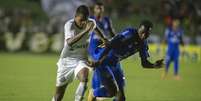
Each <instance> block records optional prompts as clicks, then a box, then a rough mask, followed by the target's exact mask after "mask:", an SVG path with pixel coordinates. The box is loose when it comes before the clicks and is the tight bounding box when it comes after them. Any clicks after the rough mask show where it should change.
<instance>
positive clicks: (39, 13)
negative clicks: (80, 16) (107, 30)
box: [0, 0, 201, 101]
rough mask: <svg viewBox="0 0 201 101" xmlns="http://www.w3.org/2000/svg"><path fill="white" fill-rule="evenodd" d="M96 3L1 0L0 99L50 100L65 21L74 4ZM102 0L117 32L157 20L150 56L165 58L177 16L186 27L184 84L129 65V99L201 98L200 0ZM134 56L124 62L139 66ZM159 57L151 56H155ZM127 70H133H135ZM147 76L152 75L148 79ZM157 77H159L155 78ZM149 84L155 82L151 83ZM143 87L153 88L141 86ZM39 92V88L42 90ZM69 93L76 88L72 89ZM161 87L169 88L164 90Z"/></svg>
mask: <svg viewBox="0 0 201 101" xmlns="http://www.w3.org/2000/svg"><path fill="white" fill-rule="evenodd" d="M96 1H97V0H1V1H0V80H1V81H0V86H1V87H0V91H1V93H0V101H36V100H37V101H47V99H51V95H52V94H53V91H54V89H53V88H54V84H55V79H54V78H55V77H56V76H55V75H56V72H55V71H56V65H55V63H56V62H57V59H58V58H59V54H60V52H61V49H62V48H63V41H64V40H63V37H64V36H63V35H64V33H63V30H64V29H63V28H64V24H65V22H66V21H67V20H69V19H71V18H73V17H74V12H75V10H76V7H78V6H79V5H81V4H86V5H88V6H89V7H90V8H91V9H92V7H93V4H94V2H96ZM99 1H102V2H103V3H104V5H105V15H106V16H109V17H110V18H111V20H112V23H113V27H114V29H115V31H116V32H117V33H118V32H121V31H122V30H123V29H124V28H126V27H128V26H133V27H138V25H139V23H140V21H141V20H143V19H149V20H151V21H152V22H153V24H154V30H153V33H152V35H151V37H150V38H149V43H150V52H151V56H157V58H158V57H160V58H164V56H165V49H166V45H165V44H162V42H163V40H164V33H165V29H166V28H167V27H168V26H170V25H171V23H172V20H173V18H178V19H179V20H180V22H181V27H182V29H183V30H184V44H185V46H184V47H181V58H180V59H181V63H182V64H181V67H182V66H183V67H185V69H183V70H181V75H182V76H181V77H183V78H184V80H183V81H180V83H178V82H175V81H171V80H170V81H161V80H160V79H159V78H160V74H161V71H158V72H156V73H155V72H154V71H151V72H149V71H146V70H145V71H140V70H138V69H134V70H131V69H133V68H126V69H125V73H126V77H127V78H128V82H129V83H128V90H127V97H128V101H133V96H134V97H135V98H136V101H190V100H191V101H200V100H201V96H200V95H199V94H200V93H201V87H200V85H201V82H200V80H201V68H200V65H201V61H200V58H201V0H99ZM131 58H132V59H131V60H130V59H129V60H125V61H123V65H124V66H130V67H139V66H140V63H139V61H138V58H133V57H131ZM155 58H156V57H154V58H151V59H152V60H155ZM134 60H135V61H137V65H136V64H134V63H132V61H134ZM14 67H16V68H17V69H16V68H14ZM13 68H14V69H13ZM189 68H191V69H189ZM192 68H194V69H192ZM129 69H130V70H131V71H135V72H134V74H133V72H130V70H129ZM38 70H39V71H38ZM47 70H48V71H47ZM144 72H145V73H144ZM146 73H150V75H149V74H148V75H146V76H148V77H146V76H143V74H146ZM25 75H26V77H25ZM189 75H190V76H189ZM36 76H37V77H36ZM136 77H137V78H138V77H139V79H136ZM149 77H151V78H150V79H147V78H149ZM155 77H156V79H158V80H155ZM157 77H158V78H157ZM17 78H18V79H17ZM133 78H134V79H133ZM185 78H186V79H185ZM143 80H144V81H143ZM7 81H8V82H7ZM151 82H152V83H151ZM27 83H28V84H27ZM147 83H150V84H151V85H150V86H149V85H147ZM132 84H134V85H135V84H136V86H135V87H134V89H135V91H133V90H129V88H131V89H132V88H133V87H132ZM157 84H159V85H167V84H172V85H174V86H169V87H167V86H160V87H159V89H157V87H156V86H157ZM182 84H186V85H182ZM142 85H143V86H146V87H150V88H143V87H142ZM33 86H35V87H33ZM40 87H42V89H40ZM176 87H177V88H178V89H177V88H176ZM72 88H73V87H72ZM175 88H176V89H175ZM17 89H18V90H17ZM19 89H21V90H19ZM141 89H143V90H144V91H147V94H146V93H145V95H143V93H144V92H143V91H142V90H141ZM171 89H174V90H175V92H177V91H178V92H179V91H180V92H181V91H182V90H184V92H183V93H182V92H181V93H179V94H178V95H174V94H172V95H171V92H172V90H171ZM39 91H41V92H40V93H39V94H38V92H39ZM70 91H74V90H73V89H70ZM150 91H155V93H152V94H151V95H149V94H148V93H149V92H150ZM161 91H167V92H166V93H163V94H161ZM22 92H23V93H24V92H29V93H28V95H27V94H25V95H26V96H25V95H23V94H22V95H21V93H22ZM133 94H134V95H133ZM157 94H159V95H157ZM166 94H167V95H166ZM168 94H169V95H168ZM158 96H159V97H158ZM184 96H186V97H184ZM29 98H31V99H29ZM72 98H73V95H71V96H70V97H68V95H67V97H66V98H65V99H66V101H73V100H72ZM16 99H18V100H16ZM143 99H146V100H143Z"/></svg>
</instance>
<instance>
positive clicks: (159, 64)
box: [141, 59, 163, 69]
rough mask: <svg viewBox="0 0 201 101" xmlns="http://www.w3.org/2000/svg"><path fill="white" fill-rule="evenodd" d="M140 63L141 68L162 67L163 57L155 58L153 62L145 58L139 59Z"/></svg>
mask: <svg viewBox="0 0 201 101" xmlns="http://www.w3.org/2000/svg"><path fill="white" fill-rule="evenodd" d="M141 65H142V67H143V68H149V69H152V68H162V67H163V59H160V60H157V61H156V62H155V63H151V62H149V61H148V60H147V59H143V60H141Z"/></svg>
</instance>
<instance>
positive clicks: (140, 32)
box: [138, 25, 145, 34]
mask: <svg viewBox="0 0 201 101" xmlns="http://www.w3.org/2000/svg"><path fill="white" fill-rule="evenodd" d="M144 30H145V26H144V25H141V26H139V28H138V33H139V34H142V33H143V32H144Z"/></svg>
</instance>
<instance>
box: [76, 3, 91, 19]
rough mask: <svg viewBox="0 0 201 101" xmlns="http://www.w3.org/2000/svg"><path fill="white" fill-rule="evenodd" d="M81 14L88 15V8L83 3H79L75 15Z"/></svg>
mask: <svg viewBox="0 0 201 101" xmlns="http://www.w3.org/2000/svg"><path fill="white" fill-rule="evenodd" d="M78 14H82V15H83V16H84V17H86V18H87V17H89V8H88V7H87V6H85V5H80V6H79V7H78V8H77V10H76V15H78Z"/></svg>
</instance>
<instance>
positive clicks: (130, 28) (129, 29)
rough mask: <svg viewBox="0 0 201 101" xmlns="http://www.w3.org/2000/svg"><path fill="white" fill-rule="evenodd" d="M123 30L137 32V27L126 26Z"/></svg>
mask: <svg viewBox="0 0 201 101" xmlns="http://www.w3.org/2000/svg"><path fill="white" fill-rule="evenodd" d="M124 31H129V32H133V33H135V32H137V28H134V27H126V28H125V29H124Z"/></svg>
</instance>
